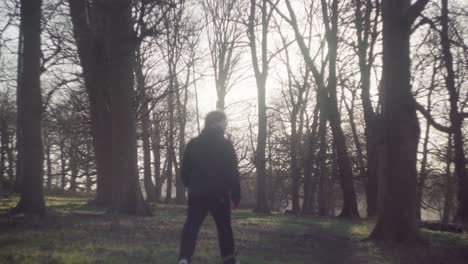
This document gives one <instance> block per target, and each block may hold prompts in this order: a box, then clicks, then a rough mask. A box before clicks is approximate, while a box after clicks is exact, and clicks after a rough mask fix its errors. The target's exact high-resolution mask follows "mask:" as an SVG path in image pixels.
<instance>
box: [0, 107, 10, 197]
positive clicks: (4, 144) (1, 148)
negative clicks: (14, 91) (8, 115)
mask: <svg viewBox="0 0 468 264" xmlns="http://www.w3.org/2000/svg"><path fill="white" fill-rule="evenodd" d="M8 141H9V136H8V127H7V122H6V120H5V108H4V106H3V105H1V106H0V190H1V188H2V186H1V185H2V181H3V179H4V178H5V176H6V175H5V174H6V161H7V149H8Z"/></svg>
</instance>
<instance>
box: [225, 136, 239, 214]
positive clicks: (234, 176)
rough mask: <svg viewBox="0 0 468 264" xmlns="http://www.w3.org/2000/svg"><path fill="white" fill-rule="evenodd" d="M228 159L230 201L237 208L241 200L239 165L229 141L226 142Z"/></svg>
mask: <svg viewBox="0 0 468 264" xmlns="http://www.w3.org/2000/svg"><path fill="white" fill-rule="evenodd" d="M228 159H229V160H228V164H229V175H230V176H231V200H232V202H233V203H234V207H235V208H237V207H238V206H239V203H240V198H241V188H240V177H239V166H238V165H239V164H238V161H237V155H236V151H235V149H234V146H233V145H232V143H231V142H230V141H228Z"/></svg>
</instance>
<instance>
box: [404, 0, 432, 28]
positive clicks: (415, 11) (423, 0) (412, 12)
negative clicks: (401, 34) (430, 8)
mask: <svg viewBox="0 0 468 264" xmlns="http://www.w3.org/2000/svg"><path fill="white" fill-rule="evenodd" d="M427 3H429V0H418V1H417V2H416V3H414V4H413V5H412V6H411V7H410V8H409V9H408V14H407V16H406V18H407V21H408V23H409V25H412V24H413V23H414V21H416V19H417V18H418V17H419V15H421V13H422V11H423V10H424V8H425V7H426V5H427Z"/></svg>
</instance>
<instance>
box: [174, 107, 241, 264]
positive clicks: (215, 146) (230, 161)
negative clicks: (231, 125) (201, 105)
mask: <svg viewBox="0 0 468 264" xmlns="http://www.w3.org/2000/svg"><path fill="white" fill-rule="evenodd" d="M226 126H227V118H226V115H225V114H224V113H223V112H221V111H213V112H210V113H209V114H208V115H207V116H206V118H205V128H204V129H203V131H202V132H201V134H200V135H199V136H198V137H196V138H194V139H192V140H191V141H190V142H189V143H188V144H187V148H186V149H185V153H184V158H183V161H182V166H181V177H182V180H183V182H184V185H185V186H186V187H187V188H188V196H189V198H188V215H187V220H186V221H185V225H184V229H183V231H182V243H181V246H180V257H179V264H189V263H190V260H191V258H192V255H193V252H194V251H195V244H196V240H197V234H198V231H199V229H200V226H201V224H202V223H203V220H204V219H205V217H206V215H207V214H208V212H209V213H211V215H212V216H213V218H214V220H215V223H216V229H217V230H218V240H219V247H220V251H221V256H222V258H223V263H224V264H239V262H238V261H237V262H236V259H235V256H234V238H233V235H232V228H231V202H232V204H233V207H234V209H236V208H237V207H238V206H239V202H240V182H239V171H238V168H237V158H236V153H235V151H234V147H233V146H232V144H231V142H230V141H229V140H227V139H225V138H224V132H225V130H226Z"/></svg>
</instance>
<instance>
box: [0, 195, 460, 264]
mask: <svg viewBox="0 0 468 264" xmlns="http://www.w3.org/2000/svg"><path fill="white" fill-rule="evenodd" d="M89 199H90V198H87V197H60V196H48V197H47V198H46V203H47V208H48V211H49V212H52V214H51V215H52V217H49V218H48V219H47V220H43V221H39V222H38V223H35V222H26V221H25V222H22V221H21V220H19V221H17V222H14V223H11V222H9V220H7V219H8V218H7V217H6V216H5V215H3V216H1V217H0V219H1V220H2V222H0V263H110V264H119V263H161V264H167V263H176V260H177V254H178V247H179V237H180V231H181V228H182V225H183V222H184V220H185V207H183V206H174V205H157V207H156V208H155V209H154V216H152V217H138V216H128V215H118V214H114V213H110V212H106V211H104V210H102V209H99V208H94V207H91V206H89V205H87V202H88V201H89ZM17 201H18V197H9V198H3V199H0V210H3V211H5V210H7V209H9V208H11V207H13V206H14V205H15V203H16V202H17ZM372 227H373V222H372V221H367V220H356V221H346V220H340V219H333V218H317V217H316V218H313V217H286V216H282V215H279V214H272V215H258V214H253V213H251V211H248V210H238V211H236V212H235V213H234V215H233V229H234V234H235V237H236V245H237V246H236V248H237V250H238V251H239V256H238V257H239V259H240V260H241V261H242V263H245V264H280V263H281V264H282V263H288V264H333V263H375V264H377V263H379V264H397V263H398V264H399V263H437V264H439V263H466V259H464V257H466V253H464V251H463V248H467V247H468V237H467V235H466V234H465V235H458V234H451V233H444V232H433V231H428V230H423V234H424V236H425V237H427V239H428V240H429V241H431V244H430V245H420V246H417V245H416V246H399V245H384V244H381V243H374V242H372V241H368V240H364V238H366V237H367V236H368V235H369V233H370V231H371V230H372ZM193 262H194V263H195V264H197V263H199V264H202V263H203V264H212V263H221V261H220V257H219V253H218V242H217V234H216V228H215V226H214V223H213V220H212V219H211V218H207V220H206V221H205V223H204V225H203V228H202V229H201V231H200V234H199V237H198V244H197V250H196V253H195V256H194V258H193Z"/></svg>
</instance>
